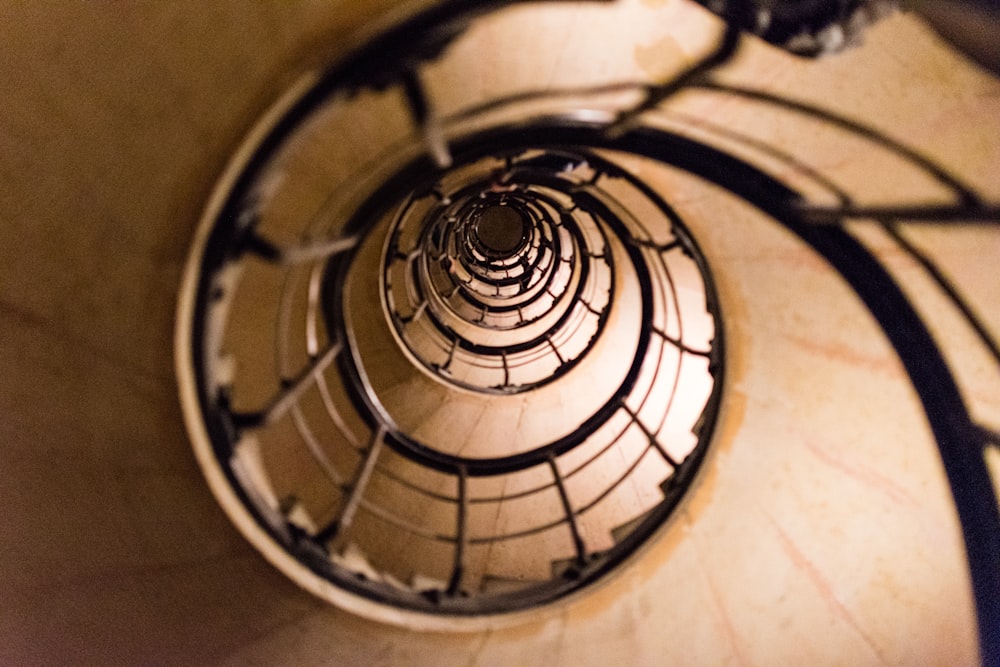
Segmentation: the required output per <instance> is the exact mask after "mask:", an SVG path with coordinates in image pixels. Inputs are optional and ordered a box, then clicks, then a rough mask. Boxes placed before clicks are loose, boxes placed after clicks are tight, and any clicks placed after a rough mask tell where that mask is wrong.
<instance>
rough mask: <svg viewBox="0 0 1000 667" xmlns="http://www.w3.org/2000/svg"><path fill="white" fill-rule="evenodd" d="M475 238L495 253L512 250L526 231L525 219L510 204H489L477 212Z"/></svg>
mask: <svg viewBox="0 0 1000 667" xmlns="http://www.w3.org/2000/svg"><path fill="white" fill-rule="evenodd" d="M475 231H476V238H477V239H479V242H480V243H482V244H483V245H484V246H485V247H486V248H488V249H489V250H492V251H493V252H495V253H500V254H506V253H512V252H514V251H515V250H516V249H517V248H518V246H519V245H521V239H523V238H524V236H525V234H526V233H527V231H528V230H527V221H526V220H525V219H524V216H522V215H521V214H520V213H518V212H517V210H515V209H514V208H512V207H510V206H490V207H489V208H485V209H483V210H482V211H481V212H480V213H479V218H478V219H477V220H476V226H475Z"/></svg>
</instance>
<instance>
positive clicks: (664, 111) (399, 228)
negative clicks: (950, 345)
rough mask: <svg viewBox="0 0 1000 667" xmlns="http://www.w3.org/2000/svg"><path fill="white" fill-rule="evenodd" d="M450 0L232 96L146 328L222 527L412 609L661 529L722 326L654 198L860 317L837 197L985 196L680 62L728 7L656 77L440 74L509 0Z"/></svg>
mask: <svg viewBox="0 0 1000 667" xmlns="http://www.w3.org/2000/svg"><path fill="white" fill-rule="evenodd" d="M602 9H603V8H602ZM454 10H455V8H454V7H450V6H448V5H447V3H445V5H442V7H441V8H438V9H436V10H430V11H429V12H428V13H427V14H421V15H418V16H417V17H416V18H414V19H412V20H411V21H405V22H403V23H402V24H400V25H399V26H396V27H394V28H392V29H391V30H389V31H388V32H386V33H382V34H379V35H377V36H376V37H375V38H373V39H372V40H371V41H369V42H367V43H366V45H365V46H364V47H362V48H360V49H358V50H357V51H355V52H354V53H352V54H351V55H349V56H348V57H347V58H345V59H344V60H342V61H338V62H337V63H335V64H333V65H331V66H329V67H328V68H325V69H323V70H321V71H318V72H316V73H313V74H310V75H307V76H306V77H304V78H303V79H302V80H301V81H300V82H299V83H298V84H297V85H296V86H293V87H292V88H291V89H290V90H289V91H288V93H287V94H286V95H285V96H284V97H283V98H281V99H280V100H279V101H278V102H277V103H276V104H275V105H274V106H273V107H272V108H271V109H270V110H269V111H268V112H267V113H266V114H265V115H264V116H263V117H262V119H261V121H260V122H259V123H258V125H257V126H256V127H255V128H254V130H253V131H252V132H251V133H250V135H249V136H248V138H247V140H246V142H245V143H244V144H243V146H242V147H241V148H240V149H239V150H238V151H237V152H236V154H235V155H234V157H233V159H232V161H231V163H230V165H229V167H228V169H227V171H226V172H225V173H224V174H223V177H222V178H221V180H220V182H219V184H218V186H217V187H216V189H215V191H214V194H213V196H212V199H211V201H210V202H209V205H208V207H207V209H206V212H205V214H204V217H203V219H202V223H201V226H200V229H199V232H198V237H197V238H196V240H195V243H194V247H193V249H192V252H191V256H190V261H189V264H188V269H187V274H186V278H185V285H184V290H183V292H182V297H181V305H180V314H181V316H180V324H179V334H178V340H179V341H180V344H179V348H180V351H181V355H180V356H181V358H182V364H181V367H182V370H181V385H182V393H183V394H184V402H185V405H184V407H185V413H186V418H187V422H188V428H189V431H190V432H191V434H192V439H193V441H194V445H195V450H196V453H197V455H198V457H199V461H200V463H201V465H202V468H203V469H204V470H205V473H206V476H207V477H208V479H209V482H210V485H211V486H212V489H213V491H214V492H215V494H216V497H217V498H218V499H219V501H220V502H221V504H222V505H223V507H224V508H225V510H226V511H227V513H228V514H229V516H230V518H231V519H232V520H233V521H234V523H236V525H237V526H238V527H239V528H240V529H241V531H242V532H243V533H244V535H246V536H247V537H248V538H249V539H250V541H251V542H253V544H254V545H255V546H256V547H257V548H258V549H259V550H260V551H261V552H262V553H263V554H264V555H265V556H266V557H267V558H268V559H269V560H270V561H271V562H272V563H274V564H275V565H276V566H277V567H278V568H279V569H281V570H282V571H284V572H285V573H286V574H287V575H289V576H290V577H291V578H292V579H294V580H295V581H296V582H298V583H299V584H300V585H302V586H304V587H305V588H307V589H309V590H311V591H312V592H314V593H316V594H317V595H319V596H321V597H323V598H325V599H328V600H330V601H331V602H334V603H335V604H337V605H340V606H341V607H344V608H346V609H349V610H352V611H356V612H358V613H360V614H363V615H366V616H370V617H373V618H376V619H379V620H387V621H391V622H399V623H403V624H407V625H410V626H411V627H414V626H415V627H434V628H442V629H456V628H461V627H480V626H474V625H467V626H463V625H461V623H462V622H464V621H467V620H471V621H472V622H473V623H475V622H476V620H477V619H482V618H483V617H486V618H495V617H496V616H497V615H499V614H512V613H513V612H519V611H524V610H531V609H535V608H537V607H539V606H544V605H548V604H550V603H553V602H555V601H557V600H561V599H563V598H566V597H568V596H570V595H575V594H583V593H584V592H585V591H586V590H588V588H590V587H591V585H592V584H595V583H596V582H598V581H600V580H602V579H603V578H605V577H608V576H610V575H611V573H613V572H614V571H615V570H616V569H619V568H620V567H622V566H623V565H625V564H627V563H628V562H630V559H634V558H635V554H636V552H637V551H641V549H642V547H643V545H645V544H648V543H649V541H650V540H653V539H656V538H657V537H660V536H662V535H664V534H665V533H667V532H669V531H670V530H673V529H675V526H672V525H671V517H672V516H673V515H674V513H675V510H676V509H677V507H678V506H679V504H680V503H681V502H682V500H683V497H684V494H685V492H686V491H687V490H689V489H690V488H691V486H692V484H694V483H696V481H697V478H698V469H699V466H700V465H701V463H702V462H703V460H704V459H705V457H706V453H707V451H708V449H709V447H710V445H711V442H712V437H713V428H714V426H715V421H716V419H717V416H718V413H719V409H720V405H721V404H722V402H723V400H724V397H725V393H724V387H723V384H724V380H725V377H724V370H725V364H724V361H725V353H726V349H727V348H726V339H725V336H724V331H725V327H724V324H725V320H724V313H723V312H722V307H721V305H720V300H719V297H718V295H717V294H716V288H715V284H714V279H713V271H723V270H724V267H722V268H720V267H719V266H718V265H717V264H716V263H714V262H713V261H712V258H711V256H710V255H707V256H706V253H705V252H703V251H702V249H701V244H700V243H699V239H698V236H697V234H696V233H695V231H694V229H695V227H694V226H692V225H690V224H689V223H688V221H687V220H686V219H685V217H684V216H682V215H681V214H680V213H679V212H678V207H677V206H675V205H674V204H673V203H672V202H674V201H675V200H676V199H677V198H689V199H697V197H699V196H706V197H716V196H722V195H723V194H724V195H725V196H728V197H730V198H731V199H732V200H733V207H734V208H733V209H732V210H733V211H734V213H733V220H736V221H738V220H739V219H740V218H741V212H742V211H750V210H752V211H753V212H754V214H755V215H759V214H760V213H761V212H763V213H764V214H765V215H766V216H768V217H769V218H771V219H772V220H773V221H774V222H775V223H776V224H778V225H781V226H784V227H785V228H787V229H788V230H789V231H791V232H792V233H793V234H795V235H798V236H799V237H800V238H801V239H802V240H803V241H805V242H806V243H807V244H809V245H811V246H812V247H813V248H814V249H816V250H817V251H819V252H820V253H822V254H823V255H824V257H826V258H827V259H828V260H829V261H830V262H831V263H832V264H833V265H834V266H836V267H837V269H838V270H839V271H840V272H841V273H842V274H843V275H844V276H845V277H846V278H847V280H848V282H849V283H850V284H851V286H852V287H853V288H854V289H855V290H856V291H857V292H858V294H859V295H861V296H862V297H865V298H866V299H867V300H866V301H865V303H866V305H867V306H868V307H869V308H870V309H872V312H873V313H875V314H876V317H877V318H878V319H879V321H880V323H882V325H883V327H884V328H886V327H887V326H888V325H887V324H886V322H887V321H888V319H889V318H890V317H895V314H898V313H899V312H909V311H908V310H907V309H908V308H909V305H908V303H907V302H906V300H905V299H896V298H895V296H893V297H892V299H890V300H891V301H892V303H891V304H889V305H886V306H885V307H884V309H883V310H879V306H880V303H881V302H879V301H878V299H876V298H874V297H871V296H870V295H871V294H872V293H873V292H878V293H879V294H892V295H895V292H893V291H892V289H894V286H893V284H892V282H891V280H887V279H886V276H884V275H883V274H882V273H879V272H878V271H877V270H876V269H877V266H878V265H877V263H875V262H874V261H870V260H871V257H870V256H869V255H867V254H866V253H865V251H864V250H863V248H862V247H861V246H860V245H859V244H853V243H854V242H853V240H852V239H853V237H852V236H850V235H848V234H846V232H845V231H844V226H843V222H844V220H846V219H859V218H868V217H871V218H874V219H876V220H883V219H896V218H900V217H902V218H907V217H908V216H909V215H917V216H918V217H919V216H920V215H924V216H930V217H934V216H943V217H945V218H947V216H949V215H951V216H956V215H958V216H963V215H968V216H971V217H976V216H981V217H990V216H993V217H996V212H995V210H993V209H989V208H988V207H983V206H981V205H980V204H979V203H978V202H975V201H971V200H969V199H968V198H963V193H964V190H963V186H962V184H960V183H957V182H956V181H953V180H950V179H949V178H948V177H947V175H942V174H941V173H939V172H938V171H937V170H935V168H934V167H933V165H930V166H929V165H928V164H926V163H924V162H922V161H921V160H920V159H919V156H916V155H915V154H913V153H910V152H908V151H907V150H906V149H905V147H902V146H900V145H898V144H896V143H894V142H892V141H889V140H886V139H884V138H883V137H881V136H878V135H876V134H874V133H871V132H868V131H866V129H865V128H864V127H862V126H860V125H857V124H855V123H853V122H851V121H849V120H845V119H842V118H838V117H836V116H835V115H832V114H828V113H826V112H824V111H823V110H821V109H817V108H815V107H811V106H809V105H808V104H804V103H797V102H788V101H785V100H781V99H777V98H775V97H773V96H770V95H769V94H768V93H767V92H766V91H757V90H752V89H747V88H741V87H739V86H733V85H727V84H726V83H724V82H722V81H721V80H718V79H711V78H705V77H704V76H703V75H705V73H706V72H709V71H711V70H712V68H713V67H715V66H716V65H718V64H719V63H720V62H724V61H725V60H726V59H727V58H728V57H729V56H731V55H732V53H733V51H734V49H735V46H736V44H737V42H738V40H737V37H736V33H737V31H736V30H735V29H733V28H732V27H730V28H728V29H724V30H719V31H718V32H717V33H714V37H715V38H716V39H717V43H714V44H713V43H712V40H711V39H706V40H705V41H706V43H708V44H709V46H708V47H707V48H706V49H705V50H704V52H703V53H701V54H699V55H698V56H697V57H695V58H694V59H693V61H694V64H691V63H688V62H682V63H676V64H677V68H676V71H674V72H673V74H671V75H670V76H669V77H668V78H667V80H666V81H665V82H664V81H660V80H652V79H647V80H632V79H630V78H627V77H626V78H621V77H616V76H611V79H610V82H608V80H606V78H607V77H604V78H601V79H600V80H597V81H595V80H593V79H592V78H589V79H588V78H586V77H584V79H583V80H581V81H569V82H567V83H566V84H565V85H562V86H560V87H559V88H558V89H549V88H548V87H542V88H537V87H531V86H528V87H519V86H516V85H510V82H509V81H507V80H506V79H505V78H504V77H503V76H502V75H498V81H496V82H494V85H493V86H492V87H491V88H490V89H489V90H479V93H480V94H479V96H478V97H477V96H476V95H472V96H469V92H470V90H474V89H476V83H475V82H468V81H465V82H462V80H461V77H460V76H459V75H458V74H456V73H460V72H461V63H462V59H463V51H462V49H463V48H468V47H467V43H466V41H465V40H468V41H470V42H476V40H477V39H480V38H481V35H480V34H478V33H477V30H480V29H482V26H483V24H484V23H486V24H488V23H489V22H490V21H493V20H494V16H498V17H499V20H500V21H506V20H507V19H510V21H511V24H512V25H513V26H515V28H510V29H509V33H511V34H513V33H516V30H517V28H516V26H520V25H529V26H530V25H531V24H532V21H533V19H531V18H530V17H531V13H530V11H533V10H534V7H531V8H518V9H517V10H516V11H513V10H512V11H507V12H499V13H498V14H496V15H493V14H490V15H488V16H487V17H485V18H483V17H478V16H477V17H476V19H477V20H475V21H469V20H468V19H469V18H470V17H469V16H468V15H462V14H461V13H458V12H456V11H454ZM595 16H598V14H595ZM594 23H595V25H598V26H599V25H600V21H599V20H597V21H595V22H594ZM428 26H430V27H428ZM487 32H488V30H487ZM456 36H457V37H456ZM452 40H455V41H454V42H452ZM497 52H499V53H503V50H502V49H501V50H499V51H497ZM456 54H457V55H456ZM520 74H524V73H523V72H521V73H520ZM603 74H606V73H603ZM612 74H613V75H614V74H615V73H612ZM679 90H682V91H683V93H684V95H683V96H681V97H680V99H679V101H678V98H677V97H676V93H677V92H678V91H679ZM733 99H739V100H740V101H741V102H742V103H745V104H748V105H753V104H757V105H759V106H760V107H761V108H762V109H764V110H766V113H768V114H773V117H774V118H777V119H779V120H780V121H788V122H794V123H798V124H800V125H799V126H798V127H797V129H796V132H795V133H793V134H795V135H796V136H799V137H807V138H808V139H809V140H812V139H813V138H816V139H817V141H819V140H826V141H830V140H833V141H843V142H845V143H849V142H856V143H857V144H858V146H859V147H861V146H863V150H865V151H866V155H868V156H869V159H870V160H873V161H878V162H877V164H879V165H882V166H886V165H888V168H898V169H900V170H901V171H903V170H904V169H905V170H908V171H907V173H912V174H918V175H917V176H915V177H914V180H915V182H918V183H919V184H920V187H921V188H924V189H928V186H927V183H928V182H933V186H932V187H933V188H936V189H937V190H936V191H937V192H941V193H944V194H943V195H942V197H944V198H947V197H949V196H953V197H954V201H955V203H954V204H950V203H948V204H944V205H942V206H941V207H940V208H938V209H933V210H927V211H924V212H923V213H922V212H921V211H920V210H917V209H912V208H911V209H892V208H882V209H879V208H878V206H879V203H878V201H877V199H875V198H874V197H872V196H871V195H872V193H870V192H866V191H865V189H864V188H865V185H866V184H865V183H864V182H863V181H859V182H858V183H857V184H855V187H856V191H852V192H846V191H845V190H844V189H843V187H842V186H841V184H840V183H839V182H838V181H837V180H836V179H831V178H829V177H827V175H826V174H824V173H823V172H822V170H821V169H818V168H814V166H813V165H810V164H809V163H807V162H805V161H802V160H801V159H800V158H801V155H800V154H799V153H794V152H792V151H791V150H789V149H787V148H786V147H774V146H771V145H767V144H766V143H765V142H762V141H760V140H759V139H758V137H757V136H755V135H753V134H751V133H749V132H741V129H740V127H738V126H735V125H734V126H723V125H719V124H714V123H713V120H712V118H711V117H706V116H705V115H699V112H703V111H704V110H705V109H714V108H717V107H722V106H724V105H725V104H726V103H727V101H731V100H733ZM810 128H815V129H816V131H815V132H810V131H809V130H810ZM802 152H803V153H805V152H807V149H805V150H803V151H802ZM817 154H822V152H821V151H818V152H817ZM677 174H683V175H684V178H686V179H690V180H687V181H686V180H684V179H680V180H678V179H677V178H676V175H677ZM671 183H673V184H674V185H671ZM677 183H683V184H684V185H683V186H679V185H676V184H677ZM922 191H923V190H922ZM720 193H721V194H720ZM873 201H874V202H875V204H872V206H874V208H869V209H866V208H865V207H864V204H866V203H868V202H873ZM858 202H860V203H861V204H860V205H859V204H858ZM949 206H951V207H952V208H948V207H949ZM873 211H874V212H873ZM733 220H718V221H711V223H712V224H719V225H725V224H732V223H733ZM699 224H700V225H704V224H707V223H706V222H705V221H700V222H699ZM702 228H703V227H702ZM845 239H846V240H845ZM859 267H861V268H859ZM873 267H874V268H873ZM880 281H881V282H880ZM873 285H877V288H876V287H872V286H873ZM866 295H869V296H867V297H866ZM890 312H891V313H895V314H893V315H889V314H887V313H890ZM918 322H919V320H918ZM886 331H887V333H889V334H890V338H891V337H892V334H893V332H892V331H890V330H889V329H888V328H886ZM893 344H894V345H895V346H896V349H897V351H898V352H899V353H900V356H901V357H902V358H903V359H904V361H906V360H907V359H910V360H912V359H914V358H920V359H926V358H927V350H915V349H912V350H908V349H904V346H903V345H902V344H899V343H897V341H895V340H894V341H893ZM949 409H950V410H952V411H954V406H951V408H949ZM928 410H929V412H930V413H931V414H934V411H933V410H932V409H930V408H928ZM941 441H942V440H939V442H941ZM437 618H442V619H445V620H444V621H442V622H441V623H438V622H437V621H436V620H434V619H437ZM414 619H419V620H416V621H415V620H414ZM428 619H430V620H428ZM453 621H458V623H459V624H458V625H456V624H454V623H453Z"/></svg>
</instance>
